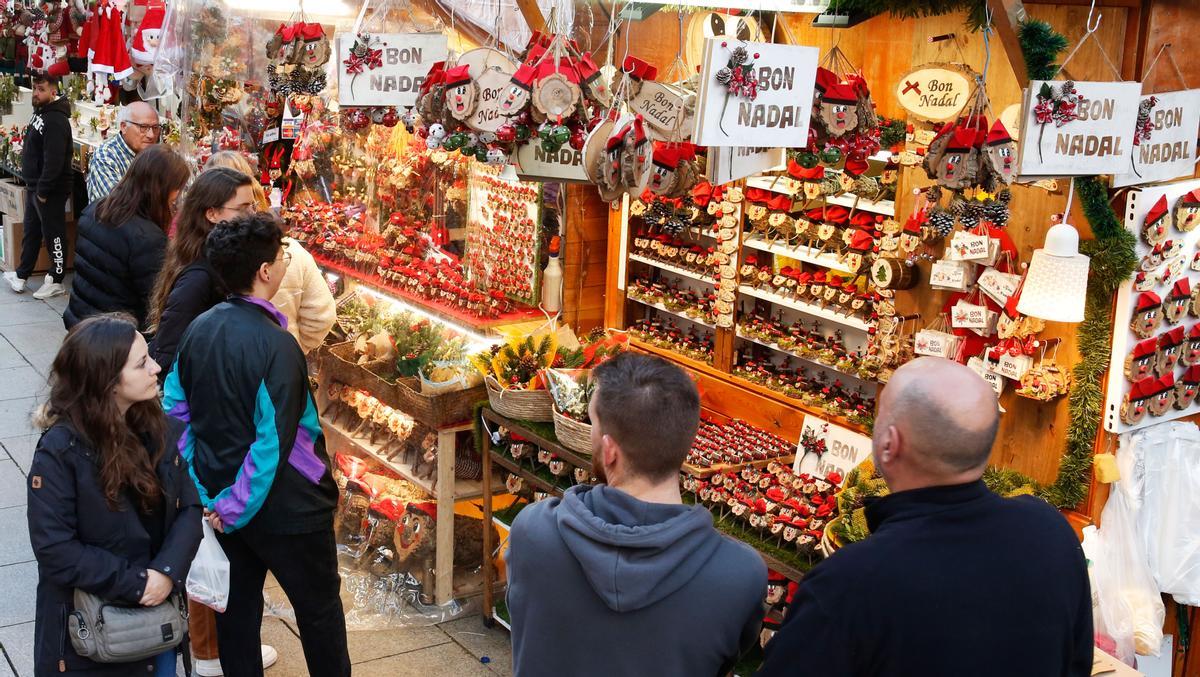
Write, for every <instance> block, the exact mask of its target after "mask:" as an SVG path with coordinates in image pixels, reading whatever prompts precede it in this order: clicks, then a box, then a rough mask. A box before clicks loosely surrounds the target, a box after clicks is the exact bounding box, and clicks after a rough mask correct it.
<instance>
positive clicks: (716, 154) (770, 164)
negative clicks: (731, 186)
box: [705, 146, 787, 186]
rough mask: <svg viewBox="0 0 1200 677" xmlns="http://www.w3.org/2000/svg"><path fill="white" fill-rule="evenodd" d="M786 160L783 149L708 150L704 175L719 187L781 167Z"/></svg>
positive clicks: (735, 148)
mask: <svg viewBox="0 0 1200 677" xmlns="http://www.w3.org/2000/svg"><path fill="white" fill-rule="evenodd" d="M786 160H787V154H786V152H785V151H784V149H783V148H744V147H741V146H728V147H724V148H709V149H708V167H707V170H706V171H705V173H706V174H707V175H708V180H709V181H710V182H711V183H712V184H713V185H717V186H719V185H722V184H725V183H729V182H730V181H737V180H738V179H744V178H746V177H747V176H752V175H754V174H759V173H762V172H765V171H769V170H771V169H775V168H776V167H781V166H783V165H784V162H785V161H786Z"/></svg>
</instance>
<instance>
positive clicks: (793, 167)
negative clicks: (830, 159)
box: [787, 160, 825, 181]
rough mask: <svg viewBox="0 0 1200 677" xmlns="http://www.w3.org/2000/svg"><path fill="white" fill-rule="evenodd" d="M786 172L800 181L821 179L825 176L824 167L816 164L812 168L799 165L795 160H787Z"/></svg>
mask: <svg viewBox="0 0 1200 677" xmlns="http://www.w3.org/2000/svg"><path fill="white" fill-rule="evenodd" d="M787 171H788V174H791V175H792V177H793V178H796V179H800V180H801V181H821V180H822V179H824V178H825V168H824V167H822V166H821V165H817V166H816V167H813V168H812V169H808V168H805V167H801V166H800V164H799V163H797V162H796V161H795V160H788V169H787Z"/></svg>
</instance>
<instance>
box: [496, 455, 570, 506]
mask: <svg viewBox="0 0 1200 677" xmlns="http://www.w3.org/2000/svg"><path fill="white" fill-rule="evenodd" d="M490 453H491V454H492V463H495V464H496V465H499V466H500V467H501V468H504V469H505V470H507V471H509V472H510V473H513V474H516V475H519V476H520V477H521V479H523V480H525V481H526V482H529V483H530V484H531V485H532V486H534V487H537V488H538V489H541V490H542V491H546V492H549V493H551V494H554V495H555V496H562V492H563V490H562V488H561V487H556V486H554V485H553V484H552V483H550V482H547V481H546V480H544V479H542V478H540V477H538V476H537V475H535V474H533V473H532V472H529V470H527V469H525V468H522V467H521V464H519V463H514V462H513V460H512V459H510V458H508V457H507V456H505V455H503V454H501V453H499V452H497V451H496V450H494V449H493V450H492V451H491V452H490Z"/></svg>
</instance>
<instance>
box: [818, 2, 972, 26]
mask: <svg viewBox="0 0 1200 677" xmlns="http://www.w3.org/2000/svg"><path fill="white" fill-rule="evenodd" d="M986 10H987V3H986V2H985V0H835V2H833V3H831V4H830V6H829V11H831V12H832V11H837V12H838V13H839V14H841V13H861V14H870V15H874V14H883V13H884V12H887V13H889V14H891V15H892V16H894V17H898V18H901V19H911V18H917V17H923V16H938V15H941V14H951V13H954V12H966V14H967V25H968V26H970V27H971V29H972V30H979V28H980V27H982V26H983V25H984V23H985V22H986V20H987V16H986Z"/></svg>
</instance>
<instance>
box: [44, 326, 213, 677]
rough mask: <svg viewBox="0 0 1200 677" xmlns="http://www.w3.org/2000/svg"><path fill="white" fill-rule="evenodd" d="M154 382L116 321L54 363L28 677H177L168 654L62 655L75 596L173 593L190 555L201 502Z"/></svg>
mask: <svg viewBox="0 0 1200 677" xmlns="http://www.w3.org/2000/svg"><path fill="white" fill-rule="evenodd" d="M158 372H159V368H158V365H157V364H155V362H154V360H153V359H151V358H150V355H149V353H148V351H147V347H146V341H145V339H143V338H142V335H141V334H140V333H138V331H137V327H136V326H135V325H134V322H133V318H131V317H129V316H127V315H123V314H103V315H98V316H95V317H92V318H89V319H87V320H84V321H83V322H80V323H79V324H78V325H76V326H75V327H74V328H73V329H72V330H71V332H70V333H69V334H68V335H67V338H66V340H65V341H64V342H63V345H62V347H61V348H60V349H59V351H58V355H57V356H56V357H55V358H54V363H53V365H52V367H51V374H50V387H51V389H50V400H49V402H48V403H47V404H46V405H45V407H44V408H43V409H42V411H41V412H40V414H39V416H38V419H39V420H38V423H39V425H41V427H43V428H44V430H45V432H44V433H42V437H41V439H40V440H38V445H37V449H36V450H35V451H34V454H33V463H32V465H31V467H30V469H29V480H28V482H29V503H28V518H29V539H30V541H31V543H32V545H33V552H34V555H35V556H36V557H37V562H38V586H37V620H36V623H35V626H34V659H35V672H36V674H38V675H49V674H57V673H63V672H67V673H85V674H88V675H130V674H148V673H150V674H154V675H174V674H175V651H174V650H171V651H168V652H166V653H164V654H162V655H160V656H159V657H157V658H151V659H147V660H144V661H140V662H138V663H136V664H130V663H123V664H112V663H108V664H101V663H95V662H93V661H91V660H89V659H87V658H84V657H82V656H80V655H78V654H77V653H76V652H75V650H74V649H73V648H72V644H71V639H70V637H69V636H68V625H67V618H68V617H69V616H70V614H71V613H72V611H73V598H74V591H75V589H77V588H78V589H80V590H83V591H84V592H88V593H91V594H93V595H96V596H98V597H100V598H101V599H103V600H105V601H106V602H110V603H113V604H117V605H123V606H137V605H142V606H156V605H158V604H160V603H162V602H163V601H165V600H166V599H167V598H168V597H169V596H170V594H171V593H173V592H181V591H182V590H183V586H184V581H185V580H186V579H187V572H188V568H189V567H190V565H191V561H192V559H193V558H194V557H195V555H196V550H197V548H198V547H199V545H200V539H201V524H200V520H201V519H202V510H201V506H200V499H199V497H198V496H197V493H196V487H195V484H194V483H193V482H192V480H191V478H190V477H189V476H188V473H187V467H186V464H185V463H183V461H182V459H181V458H180V454H179V451H178V447H177V443H178V440H179V437H180V434H181V432H182V430H183V425H182V424H181V423H180V422H179V421H176V420H175V419H171V418H168V417H167V416H166V415H165V414H164V413H163V410H162V407H161V406H160V405H159V401H158V379H157V376H158Z"/></svg>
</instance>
